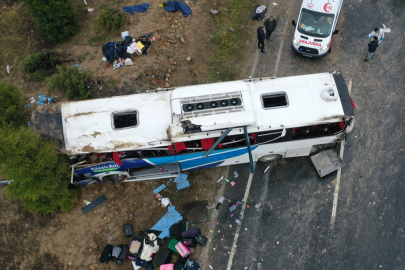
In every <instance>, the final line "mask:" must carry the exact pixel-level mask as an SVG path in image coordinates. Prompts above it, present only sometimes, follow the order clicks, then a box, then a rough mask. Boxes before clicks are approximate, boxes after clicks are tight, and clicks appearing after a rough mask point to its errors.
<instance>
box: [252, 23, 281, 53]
mask: <svg viewBox="0 0 405 270" xmlns="http://www.w3.org/2000/svg"><path fill="white" fill-rule="evenodd" d="M276 27H277V21H276V20H275V19H274V18H273V17H269V18H267V19H266V20H265V21H264V26H260V27H259V28H257V39H258V41H259V42H258V49H259V50H261V53H262V54H266V52H265V51H264V40H265V39H267V40H269V39H270V36H271V34H272V33H273V31H274V30H275V29H276Z"/></svg>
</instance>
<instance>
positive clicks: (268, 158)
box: [259, 154, 281, 162]
mask: <svg viewBox="0 0 405 270" xmlns="http://www.w3.org/2000/svg"><path fill="white" fill-rule="evenodd" d="M280 158H281V155H275V154H274V155H267V156H263V157H261V158H259V161H260V162H271V161H276V160H279V159H280Z"/></svg>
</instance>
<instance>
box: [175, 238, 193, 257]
mask: <svg viewBox="0 0 405 270" xmlns="http://www.w3.org/2000/svg"><path fill="white" fill-rule="evenodd" d="M175 248H176V250H177V251H178V252H179V254H180V256H181V257H183V258H185V257H187V256H188V255H190V250H188V248H187V247H186V246H185V245H184V244H183V243H182V242H179V243H178V244H177V245H176V246H175Z"/></svg>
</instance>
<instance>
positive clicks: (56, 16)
mask: <svg viewBox="0 0 405 270" xmlns="http://www.w3.org/2000/svg"><path fill="white" fill-rule="evenodd" d="M22 1H23V2H25V3H27V8H28V13H29V14H30V15H31V17H32V19H33V20H34V21H35V22H36V23H37V24H38V26H39V27H40V30H41V32H42V34H43V35H45V36H46V37H47V38H48V39H49V40H55V41H58V42H64V41H67V40H69V39H70V38H71V37H73V36H74V35H76V33H77V32H78V31H79V21H78V15H77V11H76V10H75V8H74V7H73V3H72V0H22Z"/></svg>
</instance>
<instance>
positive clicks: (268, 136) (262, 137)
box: [257, 129, 283, 143]
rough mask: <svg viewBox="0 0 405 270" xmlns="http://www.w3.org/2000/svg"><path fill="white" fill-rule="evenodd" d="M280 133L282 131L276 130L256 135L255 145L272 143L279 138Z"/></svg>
mask: <svg viewBox="0 0 405 270" xmlns="http://www.w3.org/2000/svg"><path fill="white" fill-rule="evenodd" d="M282 132H283V130H282V129H278V130H270V131H265V132H260V133H257V143H271V142H273V143H274V142H276V141H277V139H278V138H280V137H281V134H282Z"/></svg>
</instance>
